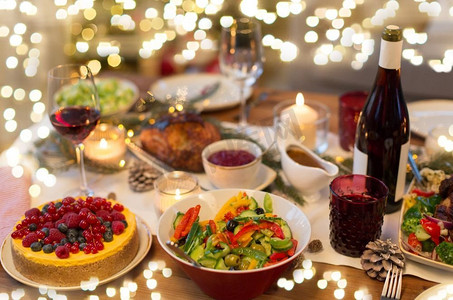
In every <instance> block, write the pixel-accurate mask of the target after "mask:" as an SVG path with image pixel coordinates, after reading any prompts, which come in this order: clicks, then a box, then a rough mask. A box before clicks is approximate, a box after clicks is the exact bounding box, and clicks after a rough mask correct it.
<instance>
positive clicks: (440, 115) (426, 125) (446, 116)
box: [407, 99, 453, 137]
mask: <svg viewBox="0 0 453 300" xmlns="http://www.w3.org/2000/svg"><path fill="white" fill-rule="evenodd" d="M407 109H408V110H409V119H410V123H411V131H413V132H415V133H417V134H418V135H420V136H422V137H426V136H428V132H429V131H430V130H431V129H432V128H434V127H435V126H437V125H439V124H448V125H449V124H451V120H452V117H453V100H446V99H427V100H420V101H415V102H410V103H408V104H407Z"/></svg>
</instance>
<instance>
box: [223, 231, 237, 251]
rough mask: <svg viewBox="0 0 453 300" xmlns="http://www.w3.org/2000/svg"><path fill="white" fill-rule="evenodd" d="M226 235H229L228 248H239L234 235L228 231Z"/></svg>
mask: <svg viewBox="0 0 453 300" xmlns="http://www.w3.org/2000/svg"><path fill="white" fill-rule="evenodd" d="M225 234H226V235H227V237H228V240H229V242H228V243H227V244H228V246H230V247H231V248H237V247H238V244H237V243H236V241H235V240H234V233H232V232H231V231H228V230H226V231H225Z"/></svg>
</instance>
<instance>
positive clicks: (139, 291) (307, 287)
mask: <svg viewBox="0 0 453 300" xmlns="http://www.w3.org/2000/svg"><path fill="white" fill-rule="evenodd" d="M145 86H146V85H145ZM148 86H149V85H148ZM261 93H267V99H266V100H265V101H260V103H259V104H258V105H257V106H255V107H253V109H252V110H251V113H250V118H249V120H250V123H252V124H259V125H269V124H271V123H272V109H273V107H274V106H275V104H277V103H278V102H279V101H282V100H285V99H295V96H296V92H290V91H288V92H283V91H275V90H267V89H264V88H259V89H257V90H256V91H255V93H254V95H253V96H252V99H250V101H256V99H258V97H259V95H261ZM304 96H305V99H311V100H316V101H319V102H322V103H324V104H326V105H327V106H329V107H330V109H331V112H332V116H331V122H330V130H331V131H332V132H337V129H338V100H337V96H335V95H325V94H313V93H304ZM208 115H209V116H212V117H216V118H218V119H220V120H222V121H234V120H235V119H236V116H237V115H238V109H237V108H233V109H230V110H227V111H221V112H215V113H209V114H208ZM341 258H342V256H341V255H338V260H339V262H341ZM158 261H161V262H164V264H165V268H169V269H171V272H172V275H171V276H170V277H165V276H164V275H163V273H162V271H161V270H156V271H154V272H153V274H152V277H151V280H155V281H150V282H148V284H149V285H147V279H146V278H145V277H144V274H143V271H144V270H145V269H148V268H149V262H158ZM313 268H314V276H313V277H312V278H311V279H305V280H304V281H303V282H302V283H301V284H295V285H294V288H293V289H292V290H290V291H287V290H285V289H282V288H278V287H277V285H276V284H275V285H274V286H273V287H272V288H271V289H270V290H268V291H267V292H266V293H265V294H264V295H262V296H260V297H259V299H335V296H334V293H335V291H336V290H338V289H339V287H338V285H337V282H335V281H329V282H328V284H327V287H325V288H324V289H321V288H319V287H318V281H319V280H321V279H323V276H324V273H325V272H333V271H340V272H341V278H342V279H346V281H347V286H346V287H345V288H344V289H343V291H344V298H343V299H355V296H354V295H355V293H356V292H357V291H363V292H364V294H370V295H371V296H372V299H379V297H380V293H381V290H382V286H383V283H382V282H379V281H377V280H373V279H371V278H369V277H368V276H367V275H366V273H365V272H364V271H363V270H359V269H355V268H351V267H345V266H334V265H330V264H325V263H313ZM292 271H293V270H287V271H286V272H285V273H284V275H283V277H285V278H286V279H292V278H293V276H292ZM131 282H132V283H136V291H134V292H130V296H131V298H134V299H208V297H207V296H206V295H204V294H203V293H202V292H201V290H200V289H199V288H198V287H197V286H196V285H195V283H194V282H193V281H191V280H190V279H189V278H188V277H187V276H186V275H185V274H184V273H183V272H182V271H181V270H180V269H179V268H178V266H177V265H176V264H175V263H174V262H173V261H172V260H170V258H169V257H168V256H167V254H166V253H165V252H164V250H163V249H162V248H161V247H160V245H159V243H158V241H157V239H156V237H155V236H154V237H153V244H152V247H151V250H150V252H149V253H148V255H147V256H146V258H145V259H144V260H143V261H142V262H141V264H140V265H139V266H137V267H136V268H134V269H133V270H132V271H131V272H129V273H128V274H126V275H125V276H123V277H122V278H119V279H117V280H115V281H113V282H111V283H108V284H105V285H102V286H99V287H98V288H97V289H96V290H95V291H93V292H84V291H74V292H61V293H59V294H64V295H66V296H67V298H68V299H90V298H89V297H90V295H97V296H98V297H99V299H120V288H121V287H123V286H128V283H131ZM153 284H155V287H154V285H153ZM435 284H436V283H433V282H429V281H426V280H422V279H419V278H417V277H414V276H404V280H403V289H402V299H414V298H415V297H416V296H417V295H419V294H420V293H422V292H423V291H424V290H426V289H428V288H429V287H431V286H433V285H435ZM131 286H132V290H134V287H135V285H134V284H132V285H131ZM112 287H113V288H115V292H116V295H115V296H114V297H109V296H107V288H112ZM225 288H228V287H227V286H226V287H225ZM17 289H23V290H24V291H25V296H24V297H23V298H22V299H37V298H38V297H39V296H41V294H40V293H39V291H38V289H37V288H32V287H28V286H25V285H23V284H21V283H19V282H17V281H15V280H14V279H12V278H11V277H10V276H9V275H8V274H7V273H6V272H5V271H4V270H3V269H1V270H0V293H4V292H6V293H9V295H10V299H11V298H12V294H11V293H12V292H13V291H14V290H17ZM109 291H111V290H109ZM152 295H154V296H152ZM158 296H160V298H158ZM153 297H156V298H153ZM368 299H370V298H368Z"/></svg>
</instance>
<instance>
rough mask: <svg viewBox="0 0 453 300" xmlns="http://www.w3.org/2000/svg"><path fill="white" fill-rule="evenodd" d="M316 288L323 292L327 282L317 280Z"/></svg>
mask: <svg viewBox="0 0 453 300" xmlns="http://www.w3.org/2000/svg"><path fill="white" fill-rule="evenodd" d="M317 286H318V288H319V289H321V290H324V289H325V288H326V287H327V280H325V279H320V280H318V282H317Z"/></svg>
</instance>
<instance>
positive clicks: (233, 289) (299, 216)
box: [157, 189, 311, 299]
mask: <svg viewBox="0 0 453 300" xmlns="http://www.w3.org/2000/svg"><path fill="white" fill-rule="evenodd" d="M239 191H242V192H246V193H247V194H248V195H249V196H251V197H253V198H255V199H256V201H257V202H258V206H260V207H263V199H264V195H265V194H266V193H265V192H262V191H253V190H239V189H223V190H222V189H220V190H213V191H208V192H204V193H201V194H198V195H195V196H191V197H188V198H186V199H183V200H181V201H179V202H177V203H175V204H174V205H172V206H171V207H170V208H169V209H167V210H166V211H165V212H164V213H163V214H162V216H161V217H160V220H159V227H158V229H157V239H158V241H159V244H160V246H161V247H162V248H163V249H164V250H165V251H166V252H167V254H168V255H169V256H170V257H171V258H172V259H173V260H174V261H176V263H177V264H178V266H179V267H180V268H182V269H183V270H184V272H185V273H186V274H187V275H188V276H189V277H190V278H191V279H192V280H193V281H194V282H195V283H196V284H197V285H198V286H199V287H200V289H201V290H202V291H203V292H205V293H206V294H207V295H209V296H210V297H213V298H215V299H251V298H254V297H258V296H259V295H261V294H262V293H264V292H265V291H266V290H267V289H268V288H269V287H270V286H271V285H272V284H273V283H274V282H275V281H276V280H277V279H278V278H280V277H281V274H282V272H284V271H285V270H286V269H287V268H288V267H289V266H290V265H291V264H292V263H293V261H294V259H296V258H297V257H298V256H299V255H300V254H301V253H302V251H303V250H304V249H305V247H306V246H307V245H308V243H309V241H310V237H311V226H310V222H309V221H308V218H307V216H306V215H305V214H304V213H303V212H302V210H301V209H300V208H299V207H297V206H296V205H295V204H294V203H292V202H290V201H288V200H286V199H284V198H282V197H279V196H277V195H271V197H272V204H273V211H274V213H275V214H276V215H278V216H279V217H281V218H283V219H284V220H286V222H287V223H288V225H289V227H290V228H291V232H292V236H293V238H294V239H296V240H297V242H298V243H297V248H296V252H295V254H294V255H293V256H291V257H290V258H288V259H287V260H284V261H281V262H279V263H277V264H275V265H272V266H269V267H265V268H261V269H254V270H245V271H228V270H216V269H209V268H205V267H201V268H198V267H194V266H193V265H192V264H190V263H188V262H187V261H185V260H183V259H181V258H180V257H178V256H176V255H175V254H174V253H173V251H172V250H171V249H169V248H168V246H167V245H166V244H165V242H166V241H168V240H169V239H170V237H171V236H172V235H173V220H174V218H175V216H176V213H177V212H178V211H181V212H186V211H187V210H188V209H189V208H190V207H193V206H195V205H197V204H199V205H201V209H200V214H199V217H200V220H208V219H213V218H214V216H215V215H216V214H217V212H218V211H219V209H220V208H221V207H222V206H223V205H224V204H225V202H227V201H228V200H229V199H230V198H231V197H233V196H235V195H237V194H238V193H239Z"/></svg>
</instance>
